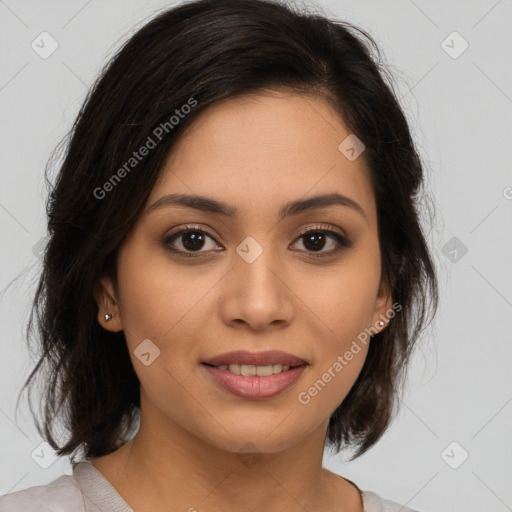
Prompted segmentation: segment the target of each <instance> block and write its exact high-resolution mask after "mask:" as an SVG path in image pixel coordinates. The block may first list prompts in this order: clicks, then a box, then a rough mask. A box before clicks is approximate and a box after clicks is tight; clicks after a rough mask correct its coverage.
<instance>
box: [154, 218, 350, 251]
mask: <svg viewBox="0 0 512 512" xmlns="http://www.w3.org/2000/svg"><path fill="white" fill-rule="evenodd" d="M185 233H202V234H204V235H207V236H208V237H210V238H212V239H214V237H213V236H212V235H210V234H209V233H208V232H207V231H204V230H203V229H199V228H197V227H196V226H185V227H184V228H181V229H179V230H178V231H175V232H174V233H172V234H170V235H168V236H166V237H165V238H164V239H163V241H162V243H163V244H164V245H165V246H166V248H167V249H168V250H169V251H171V252H172V253H174V254H177V255H179V256H184V257H186V258H198V257H202V256H203V254H202V252H204V251H196V252H195V253H194V252H186V251H182V250H179V249H175V248H173V247H171V245H170V244H171V243H172V242H174V241H175V240H176V239H178V238H179V237H180V235H183V234H185ZM310 233H322V234H324V235H328V236H330V237H331V238H332V239H334V240H335V241H336V242H337V243H338V244H339V246H338V247H337V248H336V249H333V250H331V251H329V252H323V253H318V254H315V253H314V252H313V251H306V252H307V253H309V254H310V255H311V256H312V257H313V258H325V257H328V256H333V255H334V254H337V253H338V252H340V251H341V250H343V249H345V248H349V247H351V246H352V242H351V241H350V240H348V239H347V238H346V237H344V236H343V235H340V234H339V233H338V232H337V231H335V230H334V229H332V228H331V227H330V226H329V225H325V224H324V225H321V226H318V227H314V228H308V229H307V230H305V231H303V232H302V233H300V234H299V235H298V236H297V240H298V239H300V238H303V237H304V236H305V235H308V234H310ZM214 240H215V239H214Z"/></svg>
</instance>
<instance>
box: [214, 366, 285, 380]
mask: <svg viewBox="0 0 512 512" xmlns="http://www.w3.org/2000/svg"><path fill="white" fill-rule="evenodd" d="M217 368H218V369H219V370H227V371H229V372H231V373H234V374H235V375H243V376H244V377H254V376H258V377H269V376H270V375H275V374H276V373H281V372H285V371H287V370H289V369H290V367H289V366H288V365H282V364H268V365H266V366H254V365H252V364H230V365H227V364H221V365H219V366H217Z"/></svg>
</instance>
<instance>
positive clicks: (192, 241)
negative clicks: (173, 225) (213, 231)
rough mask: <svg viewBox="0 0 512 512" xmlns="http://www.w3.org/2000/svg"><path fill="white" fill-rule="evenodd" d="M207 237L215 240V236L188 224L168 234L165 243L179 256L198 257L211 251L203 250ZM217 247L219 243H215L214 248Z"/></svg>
mask: <svg viewBox="0 0 512 512" xmlns="http://www.w3.org/2000/svg"><path fill="white" fill-rule="evenodd" d="M207 238H210V239H211V240H213V241H214V238H213V237H212V236H211V235H210V234H209V233H207V232H206V231H204V230H202V229H199V228H196V227H194V226H186V227H184V228H181V229H179V230H178V231H175V232H174V233H171V234H170V235H168V236H166V237H165V239H164V240H163V243H164V245H165V246H166V247H167V248H168V249H169V250H170V251H172V252H173V253H175V254H178V255H179V256H185V257H198V256H202V255H203V254H204V253H207V252H210V251H202V250H201V249H203V247H204V245H205V243H206V240H207ZM179 246H181V247H179ZM215 247H218V245H216V244H213V247H212V249H215Z"/></svg>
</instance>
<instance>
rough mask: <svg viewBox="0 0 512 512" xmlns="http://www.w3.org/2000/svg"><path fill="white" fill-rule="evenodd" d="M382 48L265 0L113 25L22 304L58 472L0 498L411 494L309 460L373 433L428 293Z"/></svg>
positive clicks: (411, 177) (324, 506) (3, 505)
mask: <svg viewBox="0 0 512 512" xmlns="http://www.w3.org/2000/svg"><path fill="white" fill-rule="evenodd" d="M374 52H375V55H374ZM381 68H382V67H381V65H380V63H379V61H378V49H377V47H376V45H375V43H374V42H373V40H372V39H371V38H370V37H369V36H368V35H367V34H365V33H364V32H363V31H361V30H359V29H356V28H355V27H353V26H351V25H349V24H348V23H343V22H338V21H334V20H329V19H327V18H324V17H322V16H319V15H312V14H307V13H301V12H299V11H298V10H296V9H294V8H292V7H287V6H285V5H283V4H278V3H274V2H270V1H267V0H257V1H254V0H242V1H240V0H237V1H233V0H215V1H213V0H199V1H195V2H189V3H186V4H181V5H179V6H177V7H173V8H171V9H169V10H167V11H165V12H163V13H162V14H160V15H159V16H158V17H156V18H155V19H153V20H152V21H151V22H150V23H148V24H147V25H146V26H144V27H143V28H142V29H141V30H139V31H138V32H137V33H136V34H135V35H134V36H133V37H132V38H131V39H130V40H129V41H128V42H127V43H126V44H125V45H124V47H123V48H122V49H121V50H120V51H119V52H118V54H117V55H116V56H115V57H114V58H113V60H112V61H111V63H110V64H109V65H108V66H107V68H106V70H105V71H104V72H103V73H102V75H101V76H100V77H99V79H98V81H97V82H96V84H95V85H94V87H93V88H92V90H91V92H90V94H89V96H88V98H87V99H86V101H85V104H84V106H83V108H82V109H81V111H80V113H79V116H78V119H77V120H76V122H75V125H74V127H73V130H72V133H71V136H70V141H69V145H68V147H67V150H66V157H65V159H64V161H63V164H62V167H61V169H60V172H59V175H58V178H57V180H56V183H55V185H54V188H53V190H52V192H51V195H50V199H49V203H48V216H49V220H48V231H49V242H48V245H47V248H46V252H45V255H44V268H43V273H42V276H41V280H40V283H39V287H38V290H37V294H36V298H35V301H34V313H35V320H36V322H35V327H36V332H37V334H38V335H39V339H40V343H41V348H42V356H41V358H40V360H39V362H38V364H37V366H36V368H35V369H34V371H33V372H32V374H31V375H30V376H29V378H28V379H27V382H26V384H25V385H26V386H27V385H28V384H30V382H31V381H32V379H33V377H34V376H35V375H36V374H37V373H38V372H42V371H43V369H45V367H46V368H49V373H48V375H47V379H48V380H47V388H46V393H45V401H44V403H45V410H44V424H43V427H41V426H40V425H39V424H38V428H39V429H40V433H41V434H42V435H44V437H45V439H47V441H48V442H49V443H50V444H51V446H52V447H53V449H55V450H56V452H57V454H58V455H59V456H64V455H73V458H72V461H73V476H72V477H69V476H64V475H63V476H61V477H60V478H58V479H57V480H55V481H53V482H52V483H50V484H48V485H46V486H41V487H33V488H31V489H26V490H22V491H18V492H16V493H11V494H8V495H6V496H4V497H2V498H0V511H2V512H3V511H18V510H19V511H21V510H23V511H24V512H26V511H29V510H38V511H42V510H55V507H60V508H59V510H66V511H67V510H73V511H75V510H76V511H91V510H105V511H107V510H108V511H109V512H117V511H129V510H134V511H142V510H148V511H152V512H160V511H166V512H169V511H175V510H176V511H178V510H188V511H190V512H192V511H195V510H197V511H200V512H202V511H216V510H223V511H231V510H254V511H259V510H261V511H266V512H269V511H270V512H273V511H282V510H287V511H295V510H297V511H299V510H301V511H303V510H307V511H309V512H315V511H334V510H336V511H340V512H341V511H347V512H348V511H350V512H361V511H365V512H376V511H380V510H402V511H407V510H410V509H408V508H406V507H401V506H400V505H398V504H396V503H394V502H391V501H389V500H384V499H383V498H381V497H380V496H378V495H377V494H375V493H372V492H370V491H362V490H360V489H359V488H358V487H357V485H356V484H355V483H353V482H350V481H348V480H346V479H344V478H342V477H341V476H339V475H336V474H334V473H332V472H330V471H327V470H326V469H325V468H323V467H322V455H323V450H324V446H325V443H326V442H327V443H328V445H329V446H332V447H333V448H334V449H335V450H338V451H339V450H341V449H347V450H353V451H354V455H353V457H357V456H359V455H361V454H362V453H364V452H365V451H367V450H368V449H369V448H370V447H371V446H372V445H374V444H375V443H376V442H377V441H378V439H379V438H380V437H381V436H382V434H383V433H384V432H385V430H386V428H387V427H388V425H389V423H390V421H391V418H392V412H393V410H394V405H395V403H396V398H397V393H398V392H399V389H400V383H401V381H402V379H403V377H404V374H405V369H406V366H407V363H408V361H409V358H410V355H411V351H412V348H413V345H414V341H415V339H416V338H417V336H418V334H419V332H420V331H421V330H422V329H423V328H424V327H425V325H426V324H427V323H428V320H429V318H428V317H429V315H428V313H429V310H431V312H432V313H433V312H434V311H435V308H436V305H437V281H436V274H435V270H434V267H433V264H432V260H431V256H430V254H429V250H428V248H427V246H426V243H425V239H424V236H423V233H422V230H421V227H420V224H419V221H418V213H417V208H418V205H417V203H416V199H417V194H418V191H419V190H420V187H421V185H422V179H423V169H422V164H421V162H420V159H419V157H418V154H417V151H416V148H415V146H414V144H413V141H412V138H411V135H410V132H409V128H408V125H407V122H406V119H405V117H404V114H403V112H402V111H401V109H400V106H399V104H398V101H397V99H396V97H395V94H394V92H393V89H392V86H391V85H390V82H389V77H387V75H386V74H385V71H383V70H382V69H381ZM33 327H34V322H33V317H31V320H30V323H29V334H30V333H32V332H33ZM58 421H62V422H63V423H64V425H65V427H66V429H67V432H68V434H69V435H68V436H67V438H66V439H64V438H59V439H57V436H56V435H55V425H56V423H57V422H58ZM52 507H53V508H52Z"/></svg>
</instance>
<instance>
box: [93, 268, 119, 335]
mask: <svg viewBox="0 0 512 512" xmlns="http://www.w3.org/2000/svg"><path fill="white" fill-rule="evenodd" d="M94 299H95V300H96V304H97V306H98V322H99V324H100V325H101V326H102V327H103V328H104V329H106V330H107V331H111V332H119V331H122V330H123V321H122V318H121V311H120V309H119V303H118V300H117V297H116V293H115V290H114V285H113V283H112V280H111V279H110V278H109V277H102V278H101V279H100V280H99V281H98V282H97V283H96V284H95V285H94ZM106 314H109V315H112V317H111V318H110V320H109V321H108V322H107V321H106V319H105V315H106Z"/></svg>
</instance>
